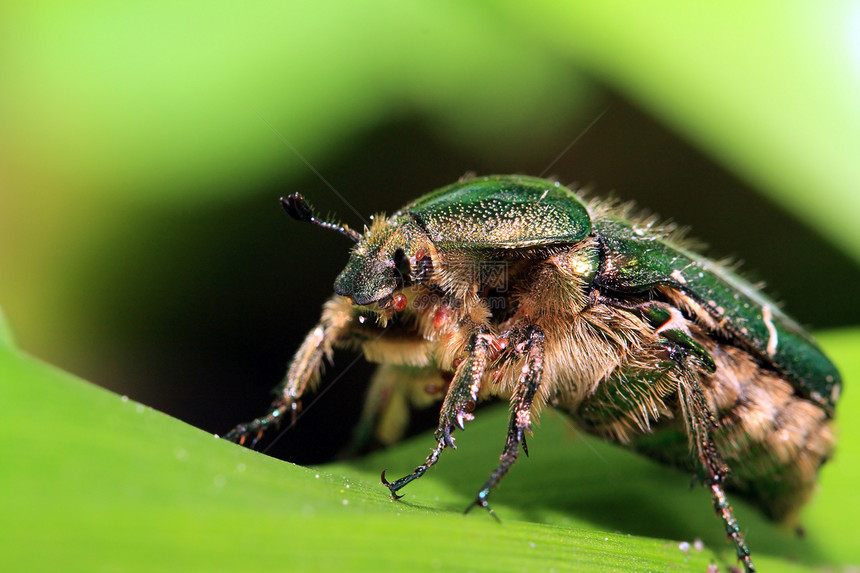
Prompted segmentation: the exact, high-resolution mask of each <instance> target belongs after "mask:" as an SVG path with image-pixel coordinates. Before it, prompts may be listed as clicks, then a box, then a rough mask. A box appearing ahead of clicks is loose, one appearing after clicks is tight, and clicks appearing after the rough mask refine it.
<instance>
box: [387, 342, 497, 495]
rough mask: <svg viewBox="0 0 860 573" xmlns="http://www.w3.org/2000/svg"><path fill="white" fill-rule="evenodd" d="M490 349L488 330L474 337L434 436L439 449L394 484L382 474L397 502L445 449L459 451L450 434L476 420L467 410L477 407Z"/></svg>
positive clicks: (435, 449) (446, 399)
mask: <svg viewBox="0 0 860 573" xmlns="http://www.w3.org/2000/svg"><path fill="white" fill-rule="evenodd" d="M489 346H490V335H489V331H488V330H486V329H482V330H480V331H478V332H476V333H475V334H473V335H472V337H471V340H470V342H469V345H468V346H467V348H466V349H467V351H468V352H469V355H468V356H467V357H466V359H465V360H463V362H461V363H460V366H458V367H457V371H456V373H455V374H454V380H453V381H452V382H451V386H450V388H449V389H448V394H447V395H446V396H445V401H444V402H443V404H442V411H441V413H440V415H439V427H438V428H437V429H436V433H435V438H436V447H435V448H433V451H432V452H431V453H430V455H429V456H427V459H426V460H425V461H424V463H423V464H421V465H420V466H418V467H417V468H415V469H414V470H413V471H412V473H411V474H409V475H406V476H404V477H402V478H400V479H398V480H396V481H394V482H389V481H388V480H386V479H385V472H384V471H383V472H382V483H383V485H385V486H386V487H387V488H388V489H389V490H390V491H391V495H392V496H393V497H394V498H395V499H397V498H399V497H401V496H399V495H397V491H398V490H400V489H401V488H402V487H403V486H405V485H406V484H408V483H409V482H411V481H413V480H416V479H418V478H420V477H421V476H423V475H424V473H425V472H426V471H427V470H428V469H430V468H431V467H432V466H433V465H434V464H435V463H436V462H437V461H438V460H439V456H440V455H441V453H442V451H443V450H444V449H445V448H447V447H449V446H450V447H451V448H453V449H456V446H455V445H454V438H452V437H451V432H453V431H454V429H455V427H459V428H460V429H461V430H462V429H465V422H467V421H470V420H472V419H473V418H474V416H472V414H470V413H469V412H468V411H467V409H468V408H469V405H470V404H474V402H475V401H476V400H477V399H478V390H479V389H480V387H481V379H482V378H483V377H484V369H485V368H486V366H487V350H488V348H489ZM455 424H456V426H455Z"/></svg>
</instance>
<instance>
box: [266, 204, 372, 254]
mask: <svg viewBox="0 0 860 573" xmlns="http://www.w3.org/2000/svg"><path fill="white" fill-rule="evenodd" d="M281 206H282V207H283V208H284V211H286V212H287V214H288V215H289V216H290V217H292V218H293V219H295V220H297V221H304V222H306V223H312V224H314V225H316V226H317V227H322V228H323V229H331V230H332V231H337V232H338V233H340V234H341V235H345V236H346V237H348V238H350V239H352V241H353V242H355V243H357V242H359V241H360V240H361V234H360V233H358V232H357V231H354V230H352V229H350V228H349V227H347V226H346V225H338V224H337V223H329V222H328V221H323V220H322V219H317V218H316V217H315V216H314V209H313V207H311V206H310V204H309V203H308V202H307V201H305V198H304V197H302V196H301V195H299V194H298V193H293V194H292V195H289V196H287V197H281Z"/></svg>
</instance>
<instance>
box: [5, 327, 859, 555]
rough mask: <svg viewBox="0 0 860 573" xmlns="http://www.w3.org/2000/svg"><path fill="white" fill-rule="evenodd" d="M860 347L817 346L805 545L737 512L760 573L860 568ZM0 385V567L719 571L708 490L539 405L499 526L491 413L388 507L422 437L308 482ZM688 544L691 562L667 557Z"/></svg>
mask: <svg viewBox="0 0 860 573" xmlns="http://www.w3.org/2000/svg"><path fill="white" fill-rule="evenodd" d="M858 339H860V331H846V332H834V333H829V334H827V335H826V336H824V337H822V341H823V342H824V344H825V346H826V347H827V349H828V350H829V351H830V353H831V354H832V355H833V356H834V357H835V359H836V360H837V362H838V363H839V365H840V368H841V369H842V372H843V374H844V375H845V377H846V379H848V381H849V383H848V392H847V394H846V396H845V398H844V399H843V401H842V403H841V404H840V407H839V412H838V419H839V423H840V427H841V444H840V448H839V450H838V453H837V456H836V458H835V459H834V460H833V461H832V462H831V463H829V464H828V465H827V466H826V467H825V468H824V471H823V474H822V483H821V491H820V492H819V494H818V496H817V498H816V499H815V500H814V501H813V503H812V504H811V506H810V507H809V508H808V511H806V513H805V515H804V518H803V521H804V525H805V527H806V537H805V539H803V540H799V539H798V538H796V537H794V536H793V535H792V534H791V532H787V531H782V530H781V529H780V528H779V527H777V526H775V525H773V524H770V523H768V522H767V521H766V520H765V519H764V518H762V517H761V516H760V515H758V514H757V513H756V512H755V511H753V510H751V509H750V508H748V507H747V506H745V505H744V504H743V503H737V504H736V510H737V513H738V517H739V519H740V521H741V523H742V524H743V526H744V527H745V529H746V531H747V532H748V533H747V535H748V540H749V542H750V544H751V545H752V547H753V550H754V555H755V557H756V562H757V563H758V565H759V567H760V568H761V569H762V570H763V571H770V570H773V571H776V570H779V571H811V570H815V569H817V568H819V567H822V566H826V565H827V566H839V565H848V564H854V565H856V564H858V563H860V552H858V549H857V547H856V538H857V535H856V534H857V528H856V525H855V523H856V516H857V514H858V510H859V509H860V508H858V507H857V495H856V493H855V492H854V489H853V488H854V487H855V484H854V483H853V480H854V476H856V475H857V472H858V470H860V468H858V464H860V446H858V444H860V398H858V394H857V393H855V392H852V391H851V389H852V387H851V384H850V381H851V380H855V379H857V376H858V374H860V358H858V356H857V355H856V353H855V352H854V349H855V348H856V347H857V343H858ZM0 380H2V385H0V403H2V404H3V406H4V415H3V417H2V419H0V456H2V459H3V464H2V466H0V491H2V492H3V497H2V499H3V501H2V507H3V511H2V513H3V520H4V524H6V526H5V527H4V534H3V535H2V536H0V569H2V570H4V571H23V570H27V571H34V570H57V569H59V570H63V571H95V570H118V571H137V570H139V571H153V570H164V569H175V570H182V571H212V570H243V571H246V570H271V569H282V568H289V569H290V570H308V569H310V570H321V569H326V570H331V569H339V570H348V571H363V570H373V571H379V570H383V571H384V570H406V569H408V570H427V569H443V570H474V571H504V570H544V571H547V570H557V571H562V570H576V571H645V570H660V571H670V570H671V571H704V570H705V568H706V567H707V565H708V564H709V563H711V562H712V561H714V560H716V562H717V563H719V564H720V565H721V567H723V568H725V567H726V566H727V565H731V564H733V563H734V560H733V557H732V554H731V550H730V548H729V547H728V545H727V544H726V543H725V541H724V540H723V539H722V535H721V533H720V531H721V527H722V526H721V524H720V523H719V521H718V520H717V518H716V517H714V515H713V512H712V510H711V508H710V500H709V499H708V496H707V495H706V493H705V492H704V490H703V489H702V488H696V489H695V490H694V491H692V492H690V491H688V488H687V485H688V483H689V476H686V475H684V474H682V473H679V472H676V471H674V470H671V469H668V468H664V467H661V466H659V465H657V464H654V463H652V462H650V461H648V460H644V459H642V458H639V457H637V456H634V455H631V454H628V453H627V452H624V451H622V450H620V449H618V448H614V447H610V446H608V445H606V444H603V443H601V442H599V441H596V440H593V439H590V438H585V437H583V436H582V435H580V434H578V433H576V432H574V431H572V430H571V429H570V427H569V426H568V424H567V423H566V421H565V420H564V419H563V418H562V417H560V416H558V415H554V414H553V413H552V412H550V411H547V412H545V413H544V415H543V420H542V423H541V425H540V426H539V427H538V428H537V429H536V431H535V435H534V437H533V439H532V440H531V449H530V451H531V458H529V459H522V460H520V462H519V463H518V464H517V466H516V467H515V468H514V469H513V471H512V472H511V475H510V476H508V478H506V480H505V482H504V483H503V484H502V487H500V488H499V490H498V491H497V492H496V493H495V497H494V499H493V502H494V508H495V510H496V512H497V514H498V515H500V516H501V520H502V523H501V524H498V523H496V522H494V521H493V520H492V519H491V518H490V517H489V516H487V515H485V514H483V512H480V511H475V512H472V513H470V514H469V515H467V516H463V515H462V509H463V508H464V507H466V506H467V505H468V504H469V502H470V500H471V499H472V495H473V493H474V492H475V490H476V488H477V487H478V486H479V484H480V483H482V480H483V479H484V478H485V477H486V476H487V474H488V472H489V471H490V470H491V469H492V468H493V466H494V464H495V456H496V455H497V454H498V451H499V448H500V447H501V445H502V442H503V436H504V428H505V426H506V424H505V417H506V412H505V411H504V408H499V407H496V408H491V409H488V410H482V411H481V412H480V415H479V416H478V419H477V420H476V421H475V422H473V423H471V424H470V425H469V427H468V430H467V431H466V432H463V433H462V435H460V436H459V437H458V445H459V448H458V450H457V451H456V452H448V453H446V455H445V456H444V457H443V459H442V461H441V462H440V463H439V464H438V466H437V467H436V468H434V469H433V470H431V471H430V472H429V473H428V474H427V475H426V476H425V477H424V478H422V479H421V480H419V481H418V482H416V483H414V484H412V485H411V486H410V487H409V488H408V492H406V493H407V496H406V497H405V498H404V499H403V500H401V501H399V502H395V501H392V500H390V499H389V497H388V494H387V491H386V490H385V488H383V487H382V486H380V485H379V483H378V480H379V478H378V475H379V471H380V470H381V469H382V468H385V467H388V468H390V470H391V472H390V473H392V474H393V473H394V472H406V471H408V470H409V469H411V468H412V467H413V465H414V464H415V463H416V462H417V461H419V460H420V459H422V458H423V457H424V455H425V454H426V453H427V451H428V447H429V445H430V444H431V443H432V438H430V437H429V436H423V437H419V438H417V439H415V440H412V441H409V442H407V443H404V444H402V445H400V446H398V447H396V448H392V449H390V450H388V451H385V452H382V453H380V454H378V455H375V456H371V457H368V458H365V459H362V460H358V461H356V462H353V463H350V464H339V465H331V466H326V467H322V468H319V469H307V468H301V467H298V466H294V465H291V464H288V463H284V462H280V461H277V460H274V459H272V458H269V457H266V456H265V455H261V454H259V453H256V452H253V451H251V450H248V449H245V448H241V447H238V446H236V445H234V444H231V443H228V442H224V441H222V440H218V439H216V438H215V437H213V436H212V435H209V434H206V433H204V432H201V431H199V430H197V429H195V428H192V427H190V426H188V425H186V424H184V423H182V422H180V421H178V420H175V419H173V418H170V417H168V416H166V415H164V414H161V413H159V412H156V411H153V410H152V409H150V408H148V407H146V406H144V405H142V404H138V403H135V402H133V401H131V400H128V399H125V398H122V397H120V396H117V395H115V394H112V393H110V392H107V391H105V390H103V389H100V388H98V387H96V386H93V385H91V384H89V383H86V382H83V381H81V380H79V379H77V378H75V377H73V376H70V375H68V374H65V373H63V372H60V371H58V370H56V369H54V368H52V367H50V366H46V365H44V364H42V363H39V362H37V361H35V360H33V359H31V358H29V357H26V356H24V355H21V354H19V353H17V352H16V351H14V350H11V349H8V348H0ZM333 423H336V422H335V421H333ZM344 431H347V430H346V429H344ZM695 537H701V538H702V539H703V540H704V541H705V543H706V545H707V548H706V549H705V550H704V551H697V550H696V549H695V548H693V549H690V550H689V551H688V552H687V553H685V552H683V551H681V550H680V549H679V540H686V541H687V542H692V541H693V539H694V538H695ZM666 538H670V539H674V540H673V541H669V540H667V539H666Z"/></svg>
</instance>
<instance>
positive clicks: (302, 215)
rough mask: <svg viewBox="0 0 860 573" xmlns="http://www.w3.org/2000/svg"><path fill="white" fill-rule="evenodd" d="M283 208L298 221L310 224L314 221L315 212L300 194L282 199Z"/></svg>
mask: <svg viewBox="0 0 860 573" xmlns="http://www.w3.org/2000/svg"><path fill="white" fill-rule="evenodd" d="M281 206H282V207H283V208H284V211H286V212H287V214H288V215H289V216H290V217H292V218H293V219H296V220H297V221H305V222H310V221H312V220H313V218H314V216H313V210H312V209H311V206H310V205H308V202H307V201H305V198H304V197H302V196H301V195H299V194H298V193H293V194H292V195H289V196H287V197H281Z"/></svg>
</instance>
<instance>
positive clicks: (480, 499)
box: [463, 490, 502, 523]
mask: <svg viewBox="0 0 860 573" xmlns="http://www.w3.org/2000/svg"><path fill="white" fill-rule="evenodd" d="M488 495H490V492H489V490H481V491H480V492H479V493H478V495H477V496H476V497H475V501H473V502H472V503H471V504H469V506H468V507H467V508H466V509H465V510H463V513H469V512H470V511H472V508H474V507H482V508H484V509H486V510H487V513H489V514H490V515H492V516H493V519H495V520H496V521H497V522H499V523H501V522H502V520H501V519H499V516H498V515H496V512H495V511H493V508H492V507H490V503H489V502H488V501H487V496H488Z"/></svg>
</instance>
